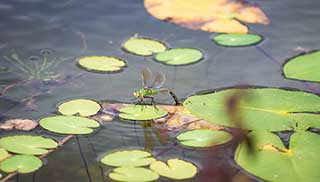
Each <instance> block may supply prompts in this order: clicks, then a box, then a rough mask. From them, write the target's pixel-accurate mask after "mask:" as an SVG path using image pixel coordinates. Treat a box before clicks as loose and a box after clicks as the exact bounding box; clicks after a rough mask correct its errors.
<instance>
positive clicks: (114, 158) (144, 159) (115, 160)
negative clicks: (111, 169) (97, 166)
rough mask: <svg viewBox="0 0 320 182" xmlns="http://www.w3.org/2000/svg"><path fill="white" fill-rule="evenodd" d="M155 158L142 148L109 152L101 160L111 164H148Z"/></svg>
mask: <svg viewBox="0 0 320 182" xmlns="http://www.w3.org/2000/svg"><path fill="white" fill-rule="evenodd" d="M153 161H155V159H154V158H153V157H152V154H150V153H149V152H146V151H142V150H124V151H119V152H114V153H111V154H107V155H106V156H104V157H103V158H102V159H101V162H102V163H104V164H106V165H109V166H116V167H119V166H131V167H138V166H147V165H149V164H151V163H152V162H153Z"/></svg>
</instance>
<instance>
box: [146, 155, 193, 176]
mask: <svg viewBox="0 0 320 182" xmlns="http://www.w3.org/2000/svg"><path fill="white" fill-rule="evenodd" d="M150 169H152V170H153V171H155V172H157V173H158V174H160V175H161V176H165V177H168V178H172V179H188V178H192V177H194V176H195V175H196V174H197V167H196V166H195V165H193V164H192V163H190V162H186V161H183V160H180V159H169V160H168V161H167V164H166V163H164V162H162V161H155V162H153V163H152V164H151V165H150Z"/></svg>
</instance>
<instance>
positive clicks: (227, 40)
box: [212, 34, 263, 47]
mask: <svg viewBox="0 0 320 182" xmlns="http://www.w3.org/2000/svg"><path fill="white" fill-rule="evenodd" d="M212 40H213V41H214V42H215V43H216V44H218V45H222V46H228V47H243V46H252V45H255V44H258V43H260V42H261V41H262V40H263V38H262V36H260V35H257V34H218V35H216V36H214V37H213V38H212Z"/></svg>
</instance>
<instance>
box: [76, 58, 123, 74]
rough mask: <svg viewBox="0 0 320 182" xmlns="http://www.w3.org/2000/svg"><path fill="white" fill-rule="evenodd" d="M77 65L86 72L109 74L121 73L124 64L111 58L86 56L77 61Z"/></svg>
mask: <svg viewBox="0 0 320 182" xmlns="http://www.w3.org/2000/svg"><path fill="white" fill-rule="evenodd" d="M78 65H79V66H80V68H83V69H85V70H87V71H93V72H106V73H110V72H119V71H122V69H123V68H124V67H125V66H126V62H125V61H124V60H122V59H120V58H116V57H111V56H86V57H82V58H80V59H79V60H78Z"/></svg>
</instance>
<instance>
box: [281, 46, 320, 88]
mask: <svg viewBox="0 0 320 182" xmlns="http://www.w3.org/2000/svg"><path fill="white" fill-rule="evenodd" d="M283 73H284V75H285V77H286V78H289V79H295V80H305V81H312V82H320V51H315V52H311V53H308V54H303V55H300V56H297V57H294V58H291V59H289V61H288V62H287V63H286V64H285V65H284V66H283Z"/></svg>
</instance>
